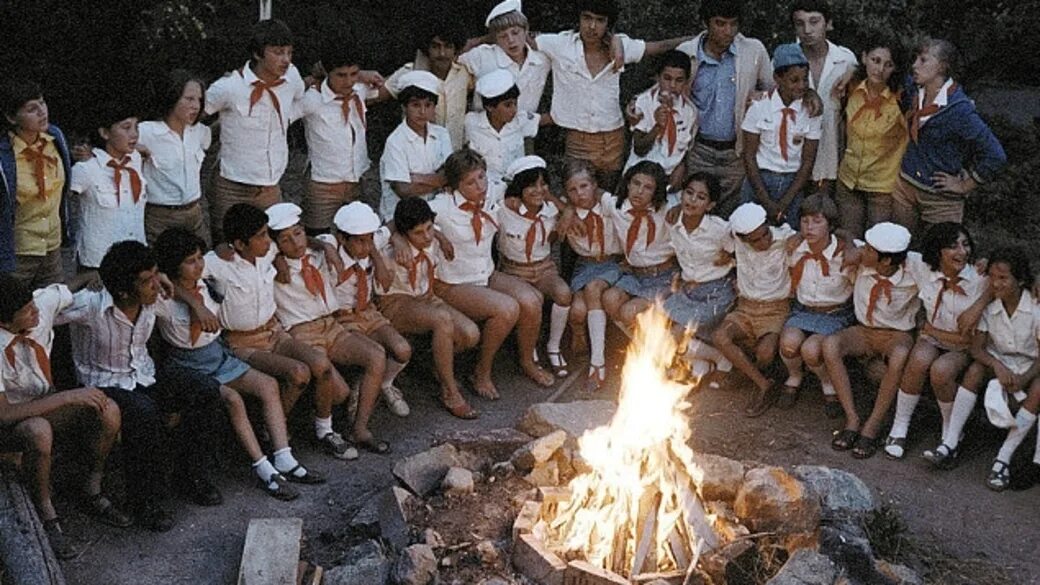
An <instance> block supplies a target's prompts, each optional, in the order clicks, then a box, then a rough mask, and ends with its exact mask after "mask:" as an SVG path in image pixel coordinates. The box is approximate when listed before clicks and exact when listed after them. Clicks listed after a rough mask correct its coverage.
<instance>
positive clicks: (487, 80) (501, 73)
mask: <svg viewBox="0 0 1040 585" xmlns="http://www.w3.org/2000/svg"><path fill="white" fill-rule="evenodd" d="M514 86H516V78H515V77H513V73H512V72H511V71H509V70H508V69H495V70H494V71H491V72H490V73H485V74H484V75H481V76H480V79H478V80H477V87H476V90H477V93H478V94H480V97H482V98H486V99H491V98H497V97H498V96H500V95H502V94H504V93H506V92H507V91H509V90H510V89H513V87H514Z"/></svg>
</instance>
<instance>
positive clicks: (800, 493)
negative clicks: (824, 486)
mask: <svg viewBox="0 0 1040 585" xmlns="http://www.w3.org/2000/svg"><path fill="white" fill-rule="evenodd" d="M733 512H734V513H736V515H737V517H738V518H740V519H741V521H742V522H744V524H745V525H747V526H748V527H749V528H751V529H752V531H756V532H763V531H772V532H777V533H780V534H788V533H795V532H812V531H814V530H816V528H817V526H819V524H820V502H819V500H818V499H817V498H816V497H814V496H812V495H811V494H810V493H809V492H808V490H806V489H805V486H804V485H802V482H800V481H798V480H797V479H795V478H794V477H793V476H791V475H790V474H789V473H787V472H786V471H784V470H783V469H780V468H779V467H757V468H755V469H752V470H750V471H748V472H747V473H746V474H745V475H744V483H743V484H742V485H741V486H740V491H739V492H737V498H736V501H735V502H734V503H733Z"/></svg>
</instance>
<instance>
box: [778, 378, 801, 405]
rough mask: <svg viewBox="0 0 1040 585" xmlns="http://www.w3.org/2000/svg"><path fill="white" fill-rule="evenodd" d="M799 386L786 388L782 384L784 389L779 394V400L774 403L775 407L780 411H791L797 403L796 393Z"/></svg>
mask: <svg viewBox="0 0 1040 585" xmlns="http://www.w3.org/2000/svg"><path fill="white" fill-rule="evenodd" d="M799 388H800V386H788V385H786V384H784V389H783V390H782V391H781V392H780V398H779V399H777V401H776V407H777V408H779V409H780V410H791V409H792V408H794V405H795V404H797V403H798V393H799V392H800V390H799Z"/></svg>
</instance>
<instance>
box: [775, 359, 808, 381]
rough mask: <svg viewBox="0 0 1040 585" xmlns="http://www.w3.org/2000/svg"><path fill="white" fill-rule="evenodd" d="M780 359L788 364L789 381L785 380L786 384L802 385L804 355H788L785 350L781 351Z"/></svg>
mask: <svg viewBox="0 0 1040 585" xmlns="http://www.w3.org/2000/svg"><path fill="white" fill-rule="evenodd" d="M780 360H781V361H783V362H784V365H785V366H787V381H786V382H784V385H785V386H801V385H802V373H803V372H802V356H800V355H796V356H795V357H791V358H789V357H787V356H785V355H784V353H783V352H780Z"/></svg>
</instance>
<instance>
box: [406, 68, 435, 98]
mask: <svg viewBox="0 0 1040 585" xmlns="http://www.w3.org/2000/svg"><path fill="white" fill-rule="evenodd" d="M406 87H418V88H419V89H421V90H423V91H428V92H430V93H432V94H433V95H437V94H439V93H440V91H441V80H440V79H437V76H436V75H434V74H433V73H430V72H429V71H418V70H414V69H413V70H412V71H409V72H408V73H405V74H403V75H401V77H400V78H399V79H398V80H397V91H398V93H400V92H402V91H404V88H406Z"/></svg>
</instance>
